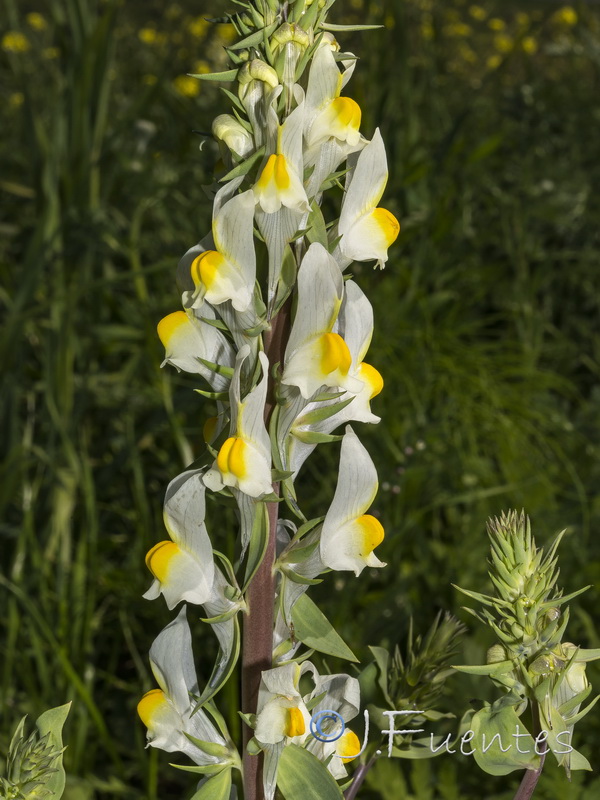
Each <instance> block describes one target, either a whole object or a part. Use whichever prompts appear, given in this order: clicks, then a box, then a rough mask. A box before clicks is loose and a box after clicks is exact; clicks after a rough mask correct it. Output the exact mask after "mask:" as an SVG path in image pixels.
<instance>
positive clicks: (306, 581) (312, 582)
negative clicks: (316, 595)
mask: <svg viewBox="0 0 600 800" xmlns="http://www.w3.org/2000/svg"><path fill="white" fill-rule="evenodd" d="M281 571H282V572H283V574H284V575H285V576H286V577H287V578H289V579H290V580H291V581H293V582H294V583H301V584H302V585H304V586H316V585H317V584H318V583H323V579H322V578H305V577H304V575H300V573H299V572H294V570H293V569H290V568H289V567H282V568H281Z"/></svg>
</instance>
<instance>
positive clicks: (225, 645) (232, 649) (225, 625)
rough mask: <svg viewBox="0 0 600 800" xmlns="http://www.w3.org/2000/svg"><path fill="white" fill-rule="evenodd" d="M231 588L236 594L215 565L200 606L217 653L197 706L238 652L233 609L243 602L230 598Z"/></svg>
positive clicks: (208, 696)
mask: <svg viewBox="0 0 600 800" xmlns="http://www.w3.org/2000/svg"><path fill="white" fill-rule="evenodd" d="M222 558H223V557H222ZM233 579H234V578H233V577H232V580H233ZM233 591H234V592H235V594H238V590H237V587H236V586H232V584H230V583H228V582H227V580H226V579H225V577H224V576H223V574H222V572H221V570H220V569H219V568H218V567H216V568H215V580H214V583H213V593H212V596H211V598H210V600H208V601H207V602H206V603H204V604H203V608H204V611H205V613H206V615H207V617H208V618H209V621H210V624H211V625H212V627H213V630H214V632H215V635H216V637H217V639H218V640H219V653H218V656H217V660H216V662H215V666H214V668H213V671H212V674H211V676H210V678H209V680H208V682H207V684H206V687H205V689H204V691H203V692H202V694H201V695H200V697H199V699H198V705H203V704H204V703H206V702H207V701H208V700H210V699H211V698H212V697H214V695H215V694H216V693H217V692H218V691H220V689H221V688H222V686H223V685H224V684H225V683H226V681H227V680H228V678H229V676H230V675H231V673H232V672H233V669H234V667H235V665H236V663H237V660H238V657H239V654H240V644H241V641H240V625H239V622H238V619H237V612H238V611H240V610H243V609H244V608H245V607H246V603H245V602H244V600H243V599H242V598H241V597H240V598H239V599H233V600H232V599H231V596H228V595H231V594H232V592H233Z"/></svg>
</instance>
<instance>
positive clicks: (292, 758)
mask: <svg viewBox="0 0 600 800" xmlns="http://www.w3.org/2000/svg"><path fill="white" fill-rule="evenodd" d="M277 784H278V786H279V788H280V789H281V793H282V794H283V796H284V798H285V800H296V798H297V797H302V798H303V800H343V794H342V791H341V789H340V787H339V786H338V785H337V783H336V782H335V780H334V779H333V777H332V776H331V775H330V774H329V773H328V772H327V770H326V769H325V767H324V766H323V764H321V762H320V761H319V760H318V759H317V757H316V756H314V755H313V754H312V753H309V752H308V750H303V749H302V748H301V747H298V746H296V745H292V746H290V747H287V748H285V751H284V752H283V753H282V757H281V759H280V762H279V771H278V778H277Z"/></svg>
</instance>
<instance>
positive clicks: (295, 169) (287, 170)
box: [254, 102, 310, 214]
mask: <svg viewBox="0 0 600 800" xmlns="http://www.w3.org/2000/svg"><path fill="white" fill-rule="evenodd" d="M270 112H273V113H274V109H272V108H271V109H270ZM270 116H272V115H271V113H270ZM275 124H276V126H277V128H276V145H275V152H274V153H271V154H270V155H269V156H268V157H267V159H266V161H265V163H264V165H263V167H262V170H261V173H260V175H259V177H258V180H257V181H256V183H255V184H254V195H255V198H256V202H257V204H258V205H259V206H260V208H261V209H262V210H263V211H264V212H265V213H266V214H274V213H275V212H276V211H279V210H280V209H281V207H282V206H285V207H286V208H289V209H291V210H292V211H299V212H302V213H308V211H309V210H310V206H309V204H308V198H307V196H306V190H305V189H304V185H303V183H302V173H303V160H302V127H303V124H304V103H303V102H301V103H300V104H299V105H298V106H297V107H296V108H295V109H294V111H292V113H291V114H290V115H289V117H287V119H286V120H285V122H284V123H283V125H279V124H278V123H277V122H276V123H275ZM270 126H271V127H272V126H273V122H272V121H271V120H270Z"/></svg>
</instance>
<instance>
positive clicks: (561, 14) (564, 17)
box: [554, 6, 579, 27]
mask: <svg viewBox="0 0 600 800" xmlns="http://www.w3.org/2000/svg"><path fill="white" fill-rule="evenodd" d="M554 19H555V20H556V21H557V22H562V24H563V25H568V26H569V27H572V26H573V25H577V20H578V19H579V17H578V16H577V12H576V11H575V9H574V8H571V6H564V7H563V8H559V9H558V11H557V12H556V14H555V15H554Z"/></svg>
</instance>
